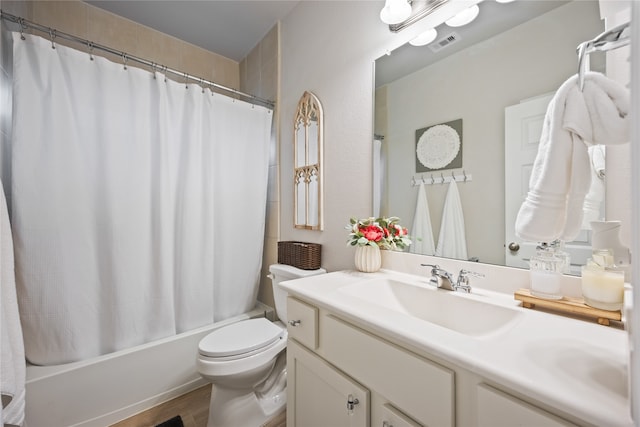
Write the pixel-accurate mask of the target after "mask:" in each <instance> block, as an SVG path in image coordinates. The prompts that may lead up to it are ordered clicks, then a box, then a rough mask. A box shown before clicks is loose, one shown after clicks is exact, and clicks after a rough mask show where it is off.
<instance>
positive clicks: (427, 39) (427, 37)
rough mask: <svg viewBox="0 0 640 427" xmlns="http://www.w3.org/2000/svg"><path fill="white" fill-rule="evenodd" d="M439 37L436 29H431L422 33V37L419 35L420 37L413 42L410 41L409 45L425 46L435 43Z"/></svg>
mask: <svg viewBox="0 0 640 427" xmlns="http://www.w3.org/2000/svg"><path fill="white" fill-rule="evenodd" d="M437 35H438V32H437V31H436V29H435V28H431V29H429V30H427V31H425V32H424V33H421V34H420V35H418V37H416V38H414V39H413V40H410V41H409V44H410V45H412V46H424V45H426V44H429V43H431V42H432V41H434V40H435V39H436V36H437Z"/></svg>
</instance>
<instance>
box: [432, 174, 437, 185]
mask: <svg viewBox="0 0 640 427" xmlns="http://www.w3.org/2000/svg"><path fill="white" fill-rule="evenodd" d="M435 183H436V180H435V179H433V174H431V185H433V184H435Z"/></svg>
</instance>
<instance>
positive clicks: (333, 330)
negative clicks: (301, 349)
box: [320, 315, 455, 427]
mask: <svg viewBox="0 0 640 427" xmlns="http://www.w3.org/2000/svg"><path fill="white" fill-rule="evenodd" d="M320 342H321V344H320V347H321V348H322V349H323V352H324V354H323V355H324V356H325V357H326V359H327V360H328V361H329V362H330V363H332V364H333V365H335V366H336V367H337V368H338V369H341V370H342V371H344V372H347V373H349V375H351V376H352V377H353V378H355V379H356V380H358V381H361V382H362V383H363V384H365V385H366V386H367V387H369V388H370V389H371V390H374V391H376V392H378V393H380V394H381V395H383V396H385V397H386V398H387V399H389V401H391V402H393V404H394V406H395V407H396V408H398V409H399V410H401V411H402V412H403V413H405V414H407V415H409V416H411V417H412V418H413V419H415V420H417V421H419V422H421V423H424V424H425V425H428V426H438V427H453V426H454V425H455V419H454V414H455V396H454V389H455V373H454V372H453V371H452V370H450V369H448V368H446V367H444V366H442V365H439V364H437V363H434V362H432V361H430V360H428V359H425V358H423V357H420V356H418V355H416V354H414V353H411V352H409V351H407V350H405V349H403V348H401V347H398V346H396V345H394V344H392V343H390V342H388V341H385V340H383V339H380V338H378V337H376V336H374V335H372V334H370V333H368V332H366V331H365V330H363V329H360V328H358V327H356V326H354V325H352V324H349V323H347V322H345V321H343V320H341V319H339V318H337V317H335V316H333V315H328V316H326V317H323V318H322V333H321V334H320Z"/></svg>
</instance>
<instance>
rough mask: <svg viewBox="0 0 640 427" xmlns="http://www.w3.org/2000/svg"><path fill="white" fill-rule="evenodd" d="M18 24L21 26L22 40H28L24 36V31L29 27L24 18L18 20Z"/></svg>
mask: <svg viewBox="0 0 640 427" xmlns="http://www.w3.org/2000/svg"><path fill="white" fill-rule="evenodd" d="M18 24H20V40H26V37H25V36H24V30H26V29H27V28H29V27H27V23H26V22H25V20H24V18H20V19H18Z"/></svg>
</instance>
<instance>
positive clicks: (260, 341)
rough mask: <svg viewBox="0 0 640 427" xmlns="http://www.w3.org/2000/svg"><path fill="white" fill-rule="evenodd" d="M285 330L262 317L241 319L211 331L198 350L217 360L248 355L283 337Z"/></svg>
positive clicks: (203, 354)
mask: <svg viewBox="0 0 640 427" xmlns="http://www.w3.org/2000/svg"><path fill="white" fill-rule="evenodd" d="M285 331H286V330H285V329H283V328H280V327H278V326H277V325H275V324H274V323H273V322H271V321H269V320H267V319H265V318H264V317H261V318H258V319H248V320H243V321H240V322H237V323H233V324H231V325H228V326H224V327H222V328H220V329H216V330H215V331H213V332H211V333H210V334H209V335H207V336H206V337H204V338H203V339H202V340H201V341H200V343H199V344H198V352H199V353H200V355H201V356H204V357H207V358H209V357H210V358H215V359H217V360H234V359H238V358H243V357H248V356H251V355H252V354H255V353H259V352H260V351H262V350H263V349H264V348H265V347H268V346H270V345H272V344H273V343H275V342H276V341H279V340H281V339H283V337H284V333H285Z"/></svg>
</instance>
